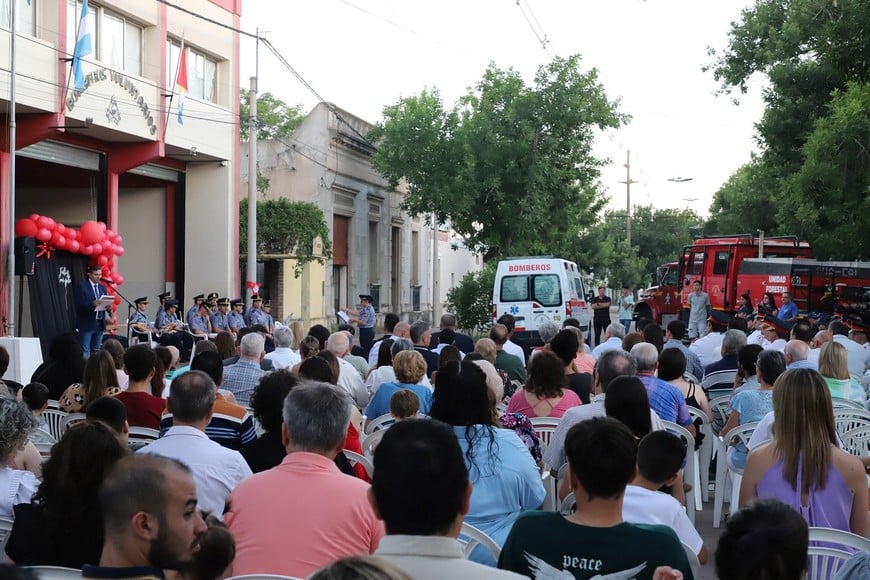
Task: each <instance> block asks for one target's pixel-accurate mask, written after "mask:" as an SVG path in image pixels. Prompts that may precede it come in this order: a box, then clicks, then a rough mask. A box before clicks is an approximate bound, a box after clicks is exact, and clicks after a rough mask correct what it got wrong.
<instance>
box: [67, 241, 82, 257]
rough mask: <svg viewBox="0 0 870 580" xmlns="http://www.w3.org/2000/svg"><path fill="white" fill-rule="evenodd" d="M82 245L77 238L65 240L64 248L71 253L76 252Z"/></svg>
mask: <svg viewBox="0 0 870 580" xmlns="http://www.w3.org/2000/svg"><path fill="white" fill-rule="evenodd" d="M81 247H82V245H81V244H80V243H79V241H78V240H67V244H66V249H67V250H69V251H70V252H72V253H73V254H78V253H79V250H80V249H81Z"/></svg>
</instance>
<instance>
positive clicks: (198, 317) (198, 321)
mask: <svg viewBox="0 0 870 580" xmlns="http://www.w3.org/2000/svg"><path fill="white" fill-rule="evenodd" d="M208 315H209V312H208V306H206V304H205V301H200V303H199V306H198V307H197V309H196V314H194V315H193V316H192V317H190V321H189V322H188V325H189V326H190V332H192V333H193V334H198V335H203V336H208V333H210V332H211V331H212V330H211V322H210V321H209V317H208Z"/></svg>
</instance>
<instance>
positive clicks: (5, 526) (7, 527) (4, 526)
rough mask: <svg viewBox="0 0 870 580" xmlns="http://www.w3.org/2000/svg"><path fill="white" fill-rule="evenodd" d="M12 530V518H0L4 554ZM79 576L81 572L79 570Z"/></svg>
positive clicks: (0, 533)
mask: <svg viewBox="0 0 870 580" xmlns="http://www.w3.org/2000/svg"><path fill="white" fill-rule="evenodd" d="M11 531H12V520H10V519H9V518H0V554H6V542H7V540H9V532H11ZM79 576H81V572H79Z"/></svg>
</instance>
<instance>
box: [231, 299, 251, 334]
mask: <svg viewBox="0 0 870 580" xmlns="http://www.w3.org/2000/svg"><path fill="white" fill-rule="evenodd" d="M244 308H245V301H244V300H242V299H241V298H235V299H234V300H230V313H229V314H228V315H227V324H228V325H229V327H230V332H232V333H234V334H235V333H236V332H238V331H239V330H241V329H242V328H244V327H245V326H247V325H246V324H245V317H244V316H243V315H242V310H243V309H244Z"/></svg>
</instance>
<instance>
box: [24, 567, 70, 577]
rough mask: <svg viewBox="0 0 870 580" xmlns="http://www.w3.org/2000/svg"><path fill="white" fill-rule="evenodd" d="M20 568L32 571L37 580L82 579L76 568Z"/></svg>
mask: <svg viewBox="0 0 870 580" xmlns="http://www.w3.org/2000/svg"><path fill="white" fill-rule="evenodd" d="M22 568H23V569H24V570H31V571H33V573H34V574H36V577H37V578H39V580H77V579H79V578H81V577H82V571H81V570H79V569H78V568H64V567H62V566H22Z"/></svg>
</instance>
